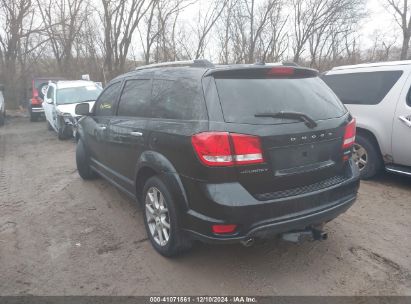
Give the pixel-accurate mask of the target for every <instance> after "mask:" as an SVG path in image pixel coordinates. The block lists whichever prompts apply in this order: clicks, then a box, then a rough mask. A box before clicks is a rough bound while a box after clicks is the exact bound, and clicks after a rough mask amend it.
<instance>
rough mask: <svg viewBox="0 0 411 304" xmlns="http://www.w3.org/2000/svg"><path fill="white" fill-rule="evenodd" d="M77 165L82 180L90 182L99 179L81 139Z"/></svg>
mask: <svg viewBox="0 0 411 304" xmlns="http://www.w3.org/2000/svg"><path fill="white" fill-rule="evenodd" d="M76 164H77V171H78V173H79V175H80V176H81V178H83V179H85V180H89V179H94V178H96V177H97V174H96V173H95V172H94V171H93V170H92V169H91V168H90V158H89V155H88V153H87V150H86V147H85V146H84V143H83V141H82V140H81V139H79V140H78V142H77V147H76Z"/></svg>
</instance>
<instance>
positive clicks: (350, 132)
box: [342, 118, 356, 150]
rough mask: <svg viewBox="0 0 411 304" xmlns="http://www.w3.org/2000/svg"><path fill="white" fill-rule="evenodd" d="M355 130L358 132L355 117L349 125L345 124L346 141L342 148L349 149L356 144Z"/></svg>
mask: <svg viewBox="0 0 411 304" xmlns="http://www.w3.org/2000/svg"><path fill="white" fill-rule="evenodd" d="M355 132H356V125H355V119H354V118H353V119H352V120H351V121H350V122H349V123H348V125H346V126H345V133H344V141H343V146H342V148H343V149H344V150H345V149H349V148H351V147H352V146H353V145H354V142H355Z"/></svg>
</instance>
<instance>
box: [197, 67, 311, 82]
mask: <svg viewBox="0 0 411 304" xmlns="http://www.w3.org/2000/svg"><path fill="white" fill-rule="evenodd" d="M211 75H212V76H214V78H228V79H231V78H237V79H244V78H245V79H248V78H249V79H254V78H290V79H298V78H312V77H317V76H318V75H319V73H318V71H317V70H314V69H309V68H303V67H299V66H284V65H278V66H266V65H261V66H258V65H253V66H239V67H233V66H231V67H227V68H221V69H210V70H208V71H207V73H206V74H205V75H204V76H211Z"/></svg>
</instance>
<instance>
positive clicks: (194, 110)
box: [152, 79, 207, 120]
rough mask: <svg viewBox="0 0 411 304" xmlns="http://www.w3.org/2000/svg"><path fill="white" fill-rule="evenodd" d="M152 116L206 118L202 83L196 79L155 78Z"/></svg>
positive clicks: (188, 118)
mask: <svg viewBox="0 0 411 304" xmlns="http://www.w3.org/2000/svg"><path fill="white" fill-rule="evenodd" d="M152 117H155V118H168V119H181V120H203V119H206V118H207V114H206V109H205V102H204V98H203V91H202V89H201V83H200V82H199V81H196V80H194V79H178V80H166V79H156V80H154V82H153V112H152Z"/></svg>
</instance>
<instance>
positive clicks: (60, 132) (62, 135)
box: [57, 127, 67, 140]
mask: <svg viewBox="0 0 411 304" xmlns="http://www.w3.org/2000/svg"><path fill="white" fill-rule="evenodd" d="M57 136H58V138H59V139H60V140H65V139H67V137H66V134H65V132H64V128H62V127H59V128H58V135H57Z"/></svg>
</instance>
